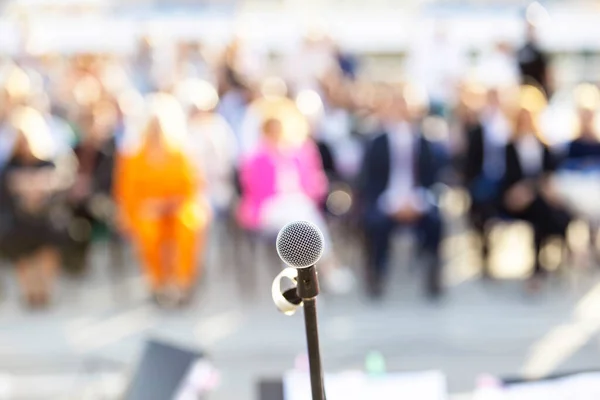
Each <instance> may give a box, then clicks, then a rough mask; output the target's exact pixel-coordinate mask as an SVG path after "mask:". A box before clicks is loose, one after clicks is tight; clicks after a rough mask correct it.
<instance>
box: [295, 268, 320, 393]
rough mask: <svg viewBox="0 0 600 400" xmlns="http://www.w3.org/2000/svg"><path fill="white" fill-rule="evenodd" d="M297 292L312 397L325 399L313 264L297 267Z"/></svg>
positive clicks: (317, 282)
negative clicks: (302, 320) (302, 305)
mask: <svg viewBox="0 0 600 400" xmlns="http://www.w3.org/2000/svg"><path fill="white" fill-rule="evenodd" d="M297 292H298V296H299V297H300V298H301V299H302V301H303V304H304V325H305V328H306V344H307V346H308V363H309V368H310V385H311V390H312V398H313V400H325V389H324V387H323V366H322V365H321V349H320V347H319V329H318V324H317V295H318V294H319V280H318V278H317V269H316V268H315V267H314V266H312V267H308V268H299V269H298V288H297Z"/></svg>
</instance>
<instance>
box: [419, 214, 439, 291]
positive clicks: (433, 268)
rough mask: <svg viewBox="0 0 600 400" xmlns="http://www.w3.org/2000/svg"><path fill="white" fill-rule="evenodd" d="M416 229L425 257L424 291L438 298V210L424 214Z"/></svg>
mask: <svg viewBox="0 0 600 400" xmlns="http://www.w3.org/2000/svg"><path fill="white" fill-rule="evenodd" d="M417 229H418V231H419V236H420V237H421V244H422V246H423V249H424V250H425V252H426V255H427V259H426V260H425V264H426V265H425V266H426V277H425V290H426V293H427V295H428V296H434V297H435V296H439V295H440V294H441V293H442V259H441V257H440V243H441V240H442V220H441V218H440V215H439V212H438V210H437V209H433V210H431V211H430V212H428V213H427V214H425V215H424V216H423V217H422V218H421V219H420V220H419V222H418V223H417Z"/></svg>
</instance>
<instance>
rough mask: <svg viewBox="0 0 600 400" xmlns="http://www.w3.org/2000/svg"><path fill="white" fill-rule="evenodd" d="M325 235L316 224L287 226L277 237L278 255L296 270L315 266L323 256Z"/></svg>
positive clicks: (303, 223) (297, 222)
mask: <svg viewBox="0 0 600 400" xmlns="http://www.w3.org/2000/svg"><path fill="white" fill-rule="evenodd" d="M324 241H325V240H324V238H323V233H321V231H320V230H319V228H317V227H316V225H315V224H313V223H311V222H307V221H296V222H292V223H289V224H287V225H286V226H284V227H283V228H281V230H280V231H279V234H278V235H277V244H276V246H277V254H279V258H281V259H282V260H283V262H284V263H286V264H287V265H289V266H290V267H294V268H308V267H310V266H312V265H315V264H316V263H317V261H319V259H320V258H321V256H322V255H323V242H324Z"/></svg>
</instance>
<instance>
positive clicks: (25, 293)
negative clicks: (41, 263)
mask: <svg viewBox="0 0 600 400" xmlns="http://www.w3.org/2000/svg"><path fill="white" fill-rule="evenodd" d="M16 267H17V280H18V281H19V286H20V289H21V296H22V298H23V300H24V301H25V302H26V303H27V304H28V305H29V306H33V305H35V303H36V296H35V277H34V261H33V259H32V258H31V257H29V256H27V257H22V258H19V259H18V260H17V261H16Z"/></svg>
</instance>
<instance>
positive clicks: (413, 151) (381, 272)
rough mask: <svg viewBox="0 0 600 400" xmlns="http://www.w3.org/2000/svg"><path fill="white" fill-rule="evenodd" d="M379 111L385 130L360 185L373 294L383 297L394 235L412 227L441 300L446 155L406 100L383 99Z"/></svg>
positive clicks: (431, 292)
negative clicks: (440, 191)
mask: <svg viewBox="0 0 600 400" xmlns="http://www.w3.org/2000/svg"><path fill="white" fill-rule="evenodd" d="M379 111H380V117H381V121H382V128H381V131H380V132H379V134H378V135H377V136H376V137H375V139H374V140H373V141H372V142H371V143H370V145H369V147H368V149H367V151H366V154H365V158H364V162H363V167H362V168H363V169H362V177H361V185H360V186H361V187H360V196H361V197H362V201H363V222H364V229H365V240H366V253H367V262H368V265H367V276H368V282H369V290H370V293H371V295H373V296H374V297H378V296H381V295H382V293H383V282H384V280H385V278H386V275H387V267H388V255H389V250H390V240H391V237H392V233H393V231H394V230H395V229H396V228H397V227H410V228H413V229H414V230H415V231H416V232H417V234H418V235H419V237H420V239H421V244H422V248H423V249H424V250H425V253H426V254H427V256H428V257H427V262H426V265H427V271H426V275H427V277H426V284H425V289H426V293H427V295H428V296H431V297H438V296H439V295H441V293H442V282H441V270H442V264H441V259H440V251H439V247H440V242H441V239H442V221H441V219H440V214H439V211H438V208H437V206H436V201H435V199H434V195H433V192H432V187H433V186H434V185H435V183H436V182H438V176H439V174H440V172H441V170H442V167H443V166H444V161H443V160H445V154H444V151H443V150H442V148H441V146H439V144H436V143H434V142H431V141H429V140H427V139H425V138H424V137H423V136H422V135H421V134H420V132H419V130H418V128H417V127H415V125H414V121H412V119H411V116H410V112H409V108H408V105H407V103H406V100H405V98H404V97H403V96H400V95H390V96H385V97H382V98H381V99H380V104H379Z"/></svg>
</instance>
